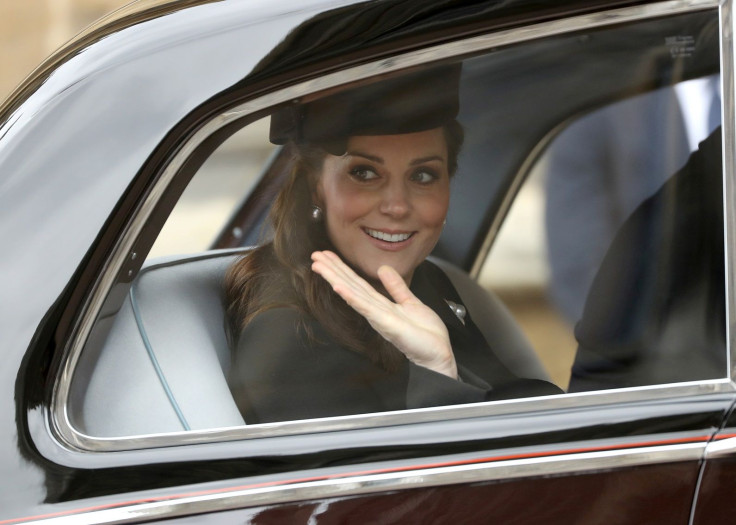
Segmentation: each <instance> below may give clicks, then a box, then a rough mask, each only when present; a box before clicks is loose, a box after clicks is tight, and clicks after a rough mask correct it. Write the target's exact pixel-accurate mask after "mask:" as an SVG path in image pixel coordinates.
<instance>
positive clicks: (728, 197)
mask: <svg viewBox="0 0 736 525" xmlns="http://www.w3.org/2000/svg"><path fill="white" fill-rule="evenodd" d="M733 9H734V7H733V0H721V6H720V9H719V16H720V26H721V28H720V33H721V93H722V97H721V98H722V103H721V122H722V123H723V135H722V140H723V142H722V145H721V146H722V148H723V172H724V177H723V218H724V221H723V230H724V239H723V242H724V243H725V249H724V250H723V253H724V257H725V262H724V264H725V268H726V275H725V279H726V319H727V321H728V322H727V324H726V342H727V345H728V351H727V352H726V357H727V366H728V368H727V376H730V377H731V380H732V381H736V367H734V352H736V330H734V322H735V321H736V319H735V315H736V267H734V261H736V253H735V251H736V213H735V212H734V207H733V203H734V202H736V181H735V180H734V177H735V176H736V174H735V173H734V169H735V166H736V149H734V148H735V147H736V121H734V118H736V91H734V89H735V88H734V70H733V68H734V59H735V58H736V51H735V50H734V45H736V44H735V43H734V38H733V34H734V24H736V20H734V13H733ZM727 116H728V117H729V118H728V119H727V118H726V117H727ZM729 247H730V249H729Z"/></svg>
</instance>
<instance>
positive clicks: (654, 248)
mask: <svg viewBox="0 0 736 525" xmlns="http://www.w3.org/2000/svg"><path fill="white" fill-rule="evenodd" d="M721 155H722V153H721V131H720V128H718V129H717V130H716V131H715V132H713V133H712V134H711V135H710V136H709V137H708V138H707V139H706V140H705V141H703V142H702V143H701V144H700V147H699V149H698V150H697V151H696V152H694V153H693V154H692V155H691V156H690V159H689V160H688V162H687V164H685V166H683V167H682V169H680V170H679V171H678V172H677V173H676V174H674V175H673V176H672V178H671V179H670V180H669V181H668V182H667V183H666V184H664V186H662V188H661V189H659V191H657V192H656V193H655V194H654V195H653V196H652V197H650V198H649V199H647V200H646V201H644V202H643V203H642V204H641V206H639V207H638V208H637V209H636V211H634V213H633V214H632V215H631V216H630V217H629V218H628V219H627V220H626V222H625V223H624V224H623V226H622V227H621V229H620V230H619V232H618V233H617V235H616V237H615V239H614V241H613V243H612V244H611V246H610V248H609V249H608V252H607V254H606V256H605V258H604V259H603V262H602V264H601V267H600V269H599V270H598V274H597V275H596V277H595V279H594V281H593V285H592V286H591V289H590V292H589V293H588V298H587V301H586V304H585V309H584V312H583V317H582V319H581V320H580V322H579V323H578V324H577V326H576V328H575V337H576V338H577V340H578V343H579V346H578V352H577V355H576V358H575V364H574V366H573V371H572V378H571V380H570V391H571V392H574V391H584V390H596V389H605V388H621V387H630V386H639V385H651V384H661V383H671V382H680V381H695V380H703V379H710V378H719V377H724V376H725V375H727V373H728V371H727V369H726V318H725V313H726V298H725V267H724V252H723V243H724V239H723V191H722V187H723V170H722V163H721Z"/></svg>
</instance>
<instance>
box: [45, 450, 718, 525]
mask: <svg viewBox="0 0 736 525" xmlns="http://www.w3.org/2000/svg"><path fill="white" fill-rule="evenodd" d="M705 448H706V446H705V443H686V444H676V445H664V446H654V447H641V448H632V449H628V450H605V451H596V452H581V453H575V454H569V455H566V456H548V457H534V458H523V459H510V460H502V461H496V462H487V463H476V464H465V465H460V466H448V467H436V468H428V469H417V470H407V471H401V472H391V473H380V474H368V475H356V476H348V477H344V478H338V479H327V480H320V481H305V482H297V483H287V484H284V485H278V486H268V487H263V486H261V487H254V488H243V489H235V490H232V491H230V492H228V491H227V489H225V490H223V491H222V492H219V493H217V492H216V491H211V492H208V493H207V494H198V495H196V494H195V495H191V496H184V497H181V498H175V497H174V498H172V499H168V500H163V501H156V502H151V503H135V504H129V505H124V506H121V507H116V508H112V509H104V510H93V511H90V512H85V513H83V514H71V515H68V516H63V517H57V518H51V519H48V520H44V521H43V523H49V524H53V525H62V524H64V525H66V524H70V525H71V524H74V525H79V524H89V525H92V524H99V523H130V522H137V521H138V520H141V519H147V520H150V519H157V518H176V517H183V516H189V515H193V514H195V515H196V514H204V513H209V512H221V511H228V510H237V509H244V508H249V507H257V506H266V505H277V504H284V503H292V502H298V501H307V500H320V499H323V498H326V497H330V498H339V497H347V496H358V495H366V494H374V493H382V492H389V491H396V490H404V489H416V488H422V487H437V486H447V485H457V484H464V483H480V482H488V481H494V480H510V479H519V478H525V477H539V476H550V475H558V474H570V473H585V472H592V471H599V470H604V469H620V468H625V467H633V466H644V465H653V464H658V463H664V462H667V463H670V462H682V461H700V460H701V459H702V457H703V453H704V450H705Z"/></svg>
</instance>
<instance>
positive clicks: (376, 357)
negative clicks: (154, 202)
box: [69, 11, 726, 437]
mask: <svg viewBox="0 0 736 525" xmlns="http://www.w3.org/2000/svg"><path fill="white" fill-rule="evenodd" d="M719 85H720V79H719V43H718V16H717V12H715V11H711V12H697V13H690V14H687V15H679V16H673V17H667V18H663V19H657V20H644V21H637V22H635V23H629V24H620V25H615V26H611V27H605V28H601V29H595V30H592V31H586V32H578V33H575V34H570V35H562V36H554V37H550V38H542V39H538V40H533V41H529V42H525V43H523V44H519V45H512V46H507V47H502V48H498V49H494V50H492V51H488V52H484V53H482V54H480V53H479V54H477V55H474V56H472V57H469V58H465V59H464V60H463V61H459V60H457V61H454V62H452V61H448V62H445V63H440V64H427V65H425V66H422V67H418V68H415V69H412V70H410V71H404V72H399V73H396V74H390V75H383V76H382V77H381V78H380V79H367V80H365V81H362V82H360V83H353V84H349V85H347V86H345V87H343V88H341V89H335V90H333V91H331V92H330V93H329V94H327V95H324V94H320V93H316V94H313V95H310V96H307V97H301V98H299V99H295V100H292V101H290V102H288V103H285V104H283V105H281V106H278V107H274V108H270V110H269V111H270V115H269V117H266V118H264V119H262V120H260V121H257V122H255V123H251V124H249V125H247V126H245V127H243V128H242V130H241V131H239V132H237V133H235V134H234V135H232V137H231V138H230V139H229V140H228V141H226V142H225V143H223V145H222V146H221V147H220V148H219V149H217V150H216V151H215V152H214V153H212V154H211V156H210V157H209V158H208V159H207V161H206V162H205V163H204V165H203V166H202V168H201V169H200V170H199V171H198V172H197V173H196V174H195V175H194V177H193V179H192V180H191V182H190V183H189V185H188V187H187V188H186V190H185V191H184V193H183V195H182V196H181V198H180V199H179V201H178V203H177V205H176V206H175V208H174V210H173V212H172V213H171V214H170V216H169V218H168V222H166V225H165V226H164V227H163V230H161V232H160V234H159V235H158V239H157V240H156V241H155V243H152V248H151V250H150V252H149V254H148V258H147V260H146V263H145V264H144V266H143V268H142V269H141V270H140V271H139V272H138V273H137V274H135V275H133V272H131V276H130V277H128V274H124V278H122V279H120V281H119V282H118V283H117V284H116V285H115V287H113V289H112V291H111V292H110V294H109V297H108V300H107V302H106V304H105V305H104V307H103V308H102V310H101V312H100V313H99V316H98V319H97V322H96V323H95V325H94V327H93V329H92V332H91V333H90V335H89V337H88V338H87V343H86V347H85V349H84V351H83V352H82V354H81V357H80V359H79V364H78V365H77V369H76V371H75V375H74V380H73V385H72V393H71V396H70V399H69V414H70V418H71V420H72V423H73V424H74V426H75V427H77V428H79V429H80V430H82V431H84V432H85V433H86V434H88V435H91V436H100V437H115V436H131V435H144V434H145V435H148V434H156V433H163V432H176V431H183V430H203V429H212V428H223V427H236V426H243V425H246V426H250V425H258V424H261V423H273V422H282V421H293V420H304V419H319V418H325V417H338V416H345V415H357V414H373V413H381V412H392V411H398V410H407V409H414V408H430V407H436V406H447V405H460V404H468V403H480V402H486V401H502V400H505V399H515V398H522V397H528V398H535V397H545V396H551V395H562V394H564V393H565V392H566V391H581V390H606V389H614V388H622V387H632V386H641V385H653V384H664V383H672V382H682V381H693V380H707V379H713V378H720V377H724V376H725V375H726V368H725V356H726V348H725V304H724V269H723V242H722V240H723V233H722V232H723V210H722V205H721V200H722V191H721V180H722V169H721V149H720V148H721V147H720V138H719V137H720V135H719V133H720V127H719V120H720V98H719V91H718V86H719ZM226 109H231V108H223V110H226ZM701 141H704V142H701ZM699 144H700V145H699ZM200 154H202V153H201V152H200ZM269 209H270V210H271V211H270V217H269ZM155 222H156V221H153V220H152V221H151V225H150V226H149V229H150V231H147V232H145V233H147V234H148V237H149V238H154V237H155V235H156V234H158V232H156V231H154V230H155V228H154V226H153V224H154V223H155ZM142 237H143V238H145V235H144V236H142ZM255 246H258V247H257V248H256V247H255ZM214 248H230V249H233V250H228V251H222V250H215V249H214ZM325 250H329V251H332V252H333V253H336V254H338V256H339V258H340V260H341V261H340V262H337V261H336V260H335V258H334V257H332V256H330V255H326V254H325V253H324V251H325ZM233 252H235V253H233ZM313 252H320V253H321V254H319V255H317V256H315V257H314V258H313V256H312V254H313ZM164 255H165V256H166V257H162V256H164ZM428 255H429V259H428V260H425V259H426V258H427V256H428ZM313 262H314V263H315V264H314V265H313ZM384 265H388V266H391V267H392V268H393V269H394V270H395V274H392V273H391V272H390V271H388V273H387V270H386V269H385V268H382V266H384ZM379 268H382V269H381V270H380V271H379ZM476 273H477V274H478V276H477V279H475V278H471V275H475V274H476ZM131 277H132V282H131ZM392 279H393V281H392ZM392 282H398V283H404V284H405V285H407V286H409V287H410V290H411V292H412V293H413V296H410V295H408V293H407V291H406V290H405V289H403V288H402V287H401V286H399V285H394V286H395V287H394V286H392V284H391V283H392ZM386 289H389V290H390V289H393V290H394V291H393V296H394V297H393V299H395V301H393V303H394V304H391V301H389V300H388V299H387V298H386V295H387V294H388V295H391V294H390V292H386ZM381 292H386V293H381ZM414 298H416V299H417V300H418V301H417V302H415V301H414ZM407 301H408V302H407ZM396 302H398V303H405V304H402V305H401V306H400V307H399V306H397V305H396V304H395V303H396ZM386 312H388V313H386ZM407 417H410V416H407ZM438 417H441V416H439V415H438ZM409 420H410V419H409Z"/></svg>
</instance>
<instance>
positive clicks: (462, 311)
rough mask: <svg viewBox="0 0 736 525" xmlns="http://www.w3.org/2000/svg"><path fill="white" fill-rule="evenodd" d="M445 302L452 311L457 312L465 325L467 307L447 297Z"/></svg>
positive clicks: (456, 314)
mask: <svg viewBox="0 0 736 525" xmlns="http://www.w3.org/2000/svg"><path fill="white" fill-rule="evenodd" d="M445 302H446V303H447V306H449V307H450V310H452V313H453V314H455V316H456V317H457V318H458V319H460V322H461V323H463V326H464V325H465V314H467V313H468V311H467V310H466V309H465V307H464V306H463V305H461V304H457V303H456V302H454V301H449V300H447V299H445Z"/></svg>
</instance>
